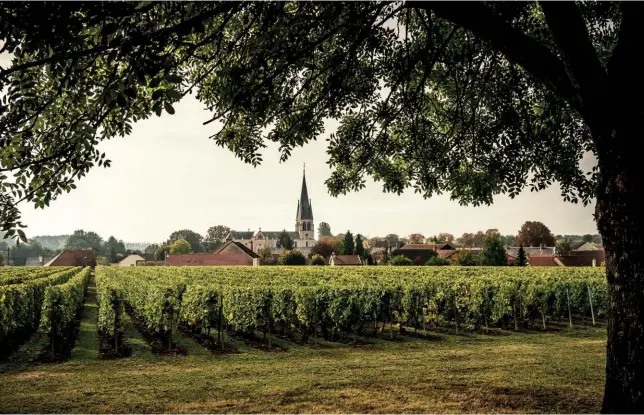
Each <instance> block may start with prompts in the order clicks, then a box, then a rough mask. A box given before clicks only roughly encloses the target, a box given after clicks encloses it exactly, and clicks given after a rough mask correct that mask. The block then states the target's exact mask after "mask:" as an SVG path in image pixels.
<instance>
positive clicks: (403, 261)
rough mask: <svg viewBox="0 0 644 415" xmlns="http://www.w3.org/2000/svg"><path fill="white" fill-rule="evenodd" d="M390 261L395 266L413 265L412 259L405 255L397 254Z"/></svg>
mask: <svg viewBox="0 0 644 415" xmlns="http://www.w3.org/2000/svg"><path fill="white" fill-rule="evenodd" d="M389 263H390V264H391V265H395V266H406V265H411V259H409V258H407V257H406V256H404V255H396V256H395V257H393V258H391V261H389Z"/></svg>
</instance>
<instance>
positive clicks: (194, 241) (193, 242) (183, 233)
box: [166, 229, 204, 253]
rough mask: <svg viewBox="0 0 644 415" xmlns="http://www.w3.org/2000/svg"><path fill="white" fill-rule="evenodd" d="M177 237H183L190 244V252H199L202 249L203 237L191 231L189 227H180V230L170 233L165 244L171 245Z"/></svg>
mask: <svg viewBox="0 0 644 415" xmlns="http://www.w3.org/2000/svg"><path fill="white" fill-rule="evenodd" d="M179 239H183V240H185V241H187V242H188V244H190V248H191V249H192V252H195V253H200V252H203V251H204V247H203V244H202V241H203V237H202V236H201V235H199V234H198V233H197V232H194V231H191V230H190V229H182V230H180V231H175V232H172V234H170V237H169V238H168V240H167V241H166V245H172V244H174V243H175V242H176V241H178V240H179Z"/></svg>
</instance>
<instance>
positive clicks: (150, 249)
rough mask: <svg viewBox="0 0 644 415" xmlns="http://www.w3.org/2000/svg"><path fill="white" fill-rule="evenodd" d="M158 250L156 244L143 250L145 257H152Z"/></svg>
mask: <svg viewBox="0 0 644 415" xmlns="http://www.w3.org/2000/svg"><path fill="white" fill-rule="evenodd" d="M158 248H159V245H157V244H152V245H148V246H147V247H146V248H145V253H146V254H147V255H154V253H155V252H156V251H157V249H158Z"/></svg>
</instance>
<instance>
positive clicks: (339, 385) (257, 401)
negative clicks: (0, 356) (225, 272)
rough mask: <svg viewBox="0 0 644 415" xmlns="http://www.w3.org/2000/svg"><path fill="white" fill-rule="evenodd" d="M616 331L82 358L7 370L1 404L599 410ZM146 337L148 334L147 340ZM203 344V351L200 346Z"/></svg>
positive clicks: (74, 409)
mask: <svg viewBox="0 0 644 415" xmlns="http://www.w3.org/2000/svg"><path fill="white" fill-rule="evenodd" d="M605 338H606V332H605V329H602V328H579V329H574V330H570V329H566V330H562V331H560V332H550V333H539V332H531V333H521V332H519V333H510V332H504V333H503V334H502V335H480V334H462V335H444V334H437V335H435V336H434V337H433V338H432V340H424V339H415V338H411V337H405V341H400V342H391V341H386V340H376V341H374V342H373V344H369V345H363V346H359V347H356V348H354V347H351V346H346V345H338V344H334V345H329V344H322V345H320V346H319V347H315V348H312V347H303V346H298V345H296V344H293V343H290V344H289V342H286V341H281V343H283V344H285V345H286V347H287V348H288V350H287V351H285V352H265V351H261V350H257V349H252V348H244V347H243V345H241V344H238V345H236V346H238V347H239V349H241V350H243V352H242V353H236V354H226V355H218V356H213V355H211V354H209V353H203V352H202V351H199V352H197V351H196V350H195V348H198V347H200V346H198V345H197V344H196V343H194V342H192V343H191V342H187V343H186V345H187V346H188V352H189V355H188V356H157V355H154V354H152V353H150V351H149V350H148V349H146V348H145V347H144V345H139V344H137V346H140V347H136V348H133V355H132V357H131V358H126V359H120V360H107V361H101V360H98V359H72V360H70V361H68V362H66V363H62V364H43V365H38V366H29V367H28V368H27V369H21V370H10V371H8V372H5V373H0V396H2V399H0V412H21V413H29V412H41V413H61V412H62V413H90V412H91V413H96V412H100V413H132V412H134V413H142V412H156V413H160V412H171V413H187V412H192V413H206V412H236V413H266V412H270V413H272V412H280V413H295V412H308V413H312V412H318V413H319V412H325V413H328V412H332V413H340V412H343V413H357V412H371V413H399V412H406V413H419V412H425V413H426V412H434V413H436V412H451V413H454V412H479V413H480V412H505V413H507V412H538V413H544V412H545V413H562V412H564V413H580V412H598V411H599V409H600V404H601V398H602V393H603V381H604V364H605V357H604V353H605V344H606V340H605ZM140 340H141V339H140V338H139V339H138V340H137V342H140ZM191 351H192V353H190V352H191Z"/></svg>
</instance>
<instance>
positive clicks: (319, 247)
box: [310, 237, 334, 258]
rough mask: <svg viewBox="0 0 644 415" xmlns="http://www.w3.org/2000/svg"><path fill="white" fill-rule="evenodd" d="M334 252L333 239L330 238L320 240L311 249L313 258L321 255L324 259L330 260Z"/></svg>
mask: <svg viewBox="0 0 644 415" xmlns="http://www.w3.org/2000/svg"><path fill="white" fill-rule="evenodd" d="M333 252H334V247H333V239H332V238H329V237H322V238H320V239H319V240H318V241H317V242H316V243H315V245H313V247H312V248H311V253H310V255H311V258H313V255H319V256H321V257H322V258H329V257H330V256H331V254H332V253H333Z"/></svg>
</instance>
